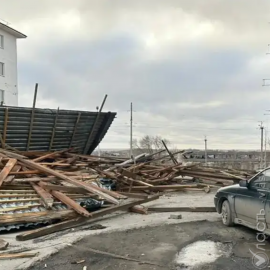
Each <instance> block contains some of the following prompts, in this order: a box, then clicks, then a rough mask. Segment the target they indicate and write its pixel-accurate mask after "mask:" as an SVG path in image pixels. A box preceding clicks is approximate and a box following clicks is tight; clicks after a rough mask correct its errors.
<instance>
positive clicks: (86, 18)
mask: <svg viewBox="0 0 270 270" xmlns="http://www.w3.org/2000/svg"><path fill="white" fill-rule="evenodd" d="M0 5H1V12H0V18H1V19H2V20H5V21H7V22H8V23H9V26H10V27H13V28H16V29H17V30H19V31H21V32H23V33H24V34H26V35H27V39H24V40H18V76H19V84H18V85H19V105H20V106H31V105H32V99H33V94H34V85H35V83H36V82H37V83H39V92H38V100H37V107H41V108H57V107H60V108H61V109H74V110H78V109H81V110H90V111H95V110H96V107H97V106H100V104H101V102H102V100H103V97H104V96H105V94H107V95H108V98H107V101H106V104H105V106H104V111H115V112H117V118H116V119H115V121H114V122H113V124H112V126H111V128H110V130H109V131H108V133H107V135H106V137H105V138H104V140H103V141H102V143H101V145H100V147H101V149H103V148H104V149H105V148H128V147H129V138H130V134H129V130H130V128H129V124H130V103H131V102H132V103H133V109H134V112H133V124H134V125H133V137H134V138H135V139H140V138H141V137H143V136H144V135H153V136H155V135H159V136H161V137H163V138H165V139H168V140H170V141H171V143H172V144H173V145H174V146H176V147H178V148H180V149H187V148H201V149H202V148H204V138H205V136H207V140H208V148H211V149H259V148H260V129H259V126H258V125H259V121H264V126H265V129H266V130H267V128H268V127H269V134H270V115H268V114H270V111H269V112H268V111H267V110H270V86H263V79H267V78H269V79H270V54H269V55H268V54H267V53H268V52H269V53H270V47H269V46H268V44H269V43H270V23H269V22H270V15H269V14H270V2H269V1H265V0H260V1H258V0H234V1H232V0H192V1H186V0H166V1H164V0H136V1H135V0H133V1H131V0H121V1H120V0H113V1H112V0H95V1H94V0H57V1H53V0H39V1H36V0H24V1H19V0H9V1H6V0H0ZM267 84H269V85H270V80H269V81H266V85H267ZM267 137H268V136H267ZM268 147H269V145H268Z"/></svg>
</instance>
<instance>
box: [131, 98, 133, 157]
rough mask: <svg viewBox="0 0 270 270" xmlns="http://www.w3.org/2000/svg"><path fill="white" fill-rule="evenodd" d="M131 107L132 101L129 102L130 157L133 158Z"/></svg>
mask: <svg viewBox="0 0 270 270" xmlns="http://www.w3.org/2000/svg"><path fill="white" fill-rule="evenodd" d="M132 141H133V108H132V102H131V103H130V158H131V159H133V146H132Z"/></svg>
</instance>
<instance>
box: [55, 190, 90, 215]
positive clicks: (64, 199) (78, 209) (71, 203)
mask: <svg viewBox="0 0 270 270" xmlns="http://www.w3.org/2000/svg"><path fill="white" fill-rule="evenodd" d="M51 194H52V195H53V196H54V197H55V198H57V199H58V200H59V201H61V202H62V203H64V204H66V205H67V206H69V207H70V208H72V209H73V210H74V211H75V212H77V213H78V214H80V215H82V216H84V217H90V216H92V215H91V214H90V213H89V212H88V211H87V210H86V209H85V208H83V207H82V206H80V205H79V204H78V203H76V202H75V201H73V200H72V199H70V198H69V197H68V196H66V195H65V194H63V193H61V192H59V191H56V190H52V191H51Z"/></svg>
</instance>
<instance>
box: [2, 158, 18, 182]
mask: <svg viewBox="0 0 270 270" xmlns="http://www.w3.org/2000/svg"><path fill="white" fill-rule="evenodd" d="M16 163H17V160H16V159H14V158H11V159H9V161H8V162H7V164H6V166H5V167H4V169H3V170H2V171H1V173H0V187H1V185H2V184H3V182H4V180H5V179H6V177H7V176H8V174H9V173H10V171H11V170H12V169H13V167H14V166H15V164H16Z"/></svg>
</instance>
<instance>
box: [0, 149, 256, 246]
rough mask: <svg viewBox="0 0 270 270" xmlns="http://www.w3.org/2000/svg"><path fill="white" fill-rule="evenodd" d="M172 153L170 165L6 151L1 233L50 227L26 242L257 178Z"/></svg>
mask: <svg viewBox="0 0 270 270" xmlns="http://www.w3.org/2000/svg"><path fill="white" fill-rule="evenodd" d="M167 152H168V155H167V156H164V157H162V159H166V158H167V159H168V158H169V159H171V160H172V164H169V165H168V164H167V165H166V164H165V163H163V162H160V161H161V159H160V157H155V155H156V154H151V155H147V154H141V155H139V156H137V157H135V158H134V159H133V160H132V159H130V160H125V159H121V158H117V157H97V156H88V155H80V154H76V153H73V152H72V150H64V151H57V152H31V151H28V152H18V151H15V150H13V151H8V150H5V149H0V159H1V160H0V170H1V171H0V231H1V230H5V229H7V228H20V227H23V226H25V225H27V224H31V225H41V224H45V225H46V226H45V227H44V226H43V227H41V228H38V229H35V230H33V231H27V232H24V233H22V234H20V235H18V236H17V240H19V241H25V240H29V239H33V238H36V237H40V236H43V235H46V234H49V233H53V232H57V231H60V230H65V229H69V228H74V227H77V226H80V225H86V224H88V223H91V222H94V221H96V220H97V219H98V218H100V217H101V216H104V215H106V214H110V213H112V212H114V211H119V210H124V211H130V212H135V213H139V214H147V211H162V210H161V208H156V209H154V208H148V209H147V208H145V207H143V206H141V204H143V203H146V202H150V201H152V200H156V199H158V198H159V196H160V194H162V193H164V192H166V193H168V192H175V191H180V192H186V191H202V192H210V191H211V189H212V188H216V187H220V186H226V185H231V184H233V183H236V182H239V181H240V180H241V179H248V178H249V177H251V176H252V175H254V174H255V172H252V171H236V170H224V168H223V169H218V168H210V167H204V166H202V165H200V164H188V163H178V161H177V160H176V159H175V158H174V154H172V153H171V152H170V151H168V150H167ZM182 153H184V151H182ZM157 154H158V153H157ZM189 210H190V211H203V209H189ZM164 211H167V209H165V210H164ZM170 211H174V210H173V209H171V210H170ZM179 211H186V210H179ZM207 211H210V209H206V212H207ZM211 211H212V209H211ZM10 226H11V227H10Z"/></svg>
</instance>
